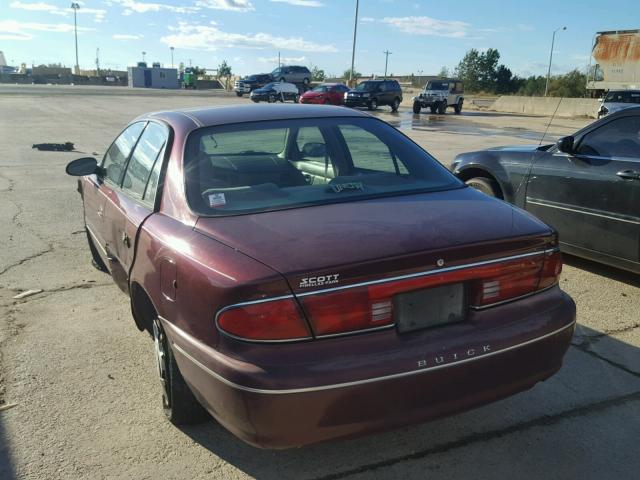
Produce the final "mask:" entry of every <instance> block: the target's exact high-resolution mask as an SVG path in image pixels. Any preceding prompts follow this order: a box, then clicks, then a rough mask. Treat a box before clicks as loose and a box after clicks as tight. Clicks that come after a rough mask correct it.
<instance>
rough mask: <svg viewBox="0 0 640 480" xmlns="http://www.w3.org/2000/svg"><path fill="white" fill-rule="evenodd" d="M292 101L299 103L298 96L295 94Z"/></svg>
mask: <svg viewBox="0 0 640 480" xmlns="http://www.w3.org/2000/svg"><path fill="white" fill-rule="evenodd" d="M293 101H294V102H296V103H300V95H299V94H296V96H295V97H293Z"/></svg>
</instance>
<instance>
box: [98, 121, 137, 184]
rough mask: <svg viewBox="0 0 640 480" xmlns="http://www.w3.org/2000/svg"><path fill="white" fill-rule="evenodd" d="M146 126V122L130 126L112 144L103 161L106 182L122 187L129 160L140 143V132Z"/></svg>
mask: <svg viewBox="0 0 640 480" xmlns="http://www.w3.org/2000/svg"><path fill="white" fill-rule="evenodd" d="M145 124H146V122H136V123H134V124H132V125H129V126H128V127H127V128H126V129H125V131H124V132H122V133H121V134H120V136H119V137H118V138H116V140H115V142H113V143H112V144H111V146H110V147H109V150H107V153H106V154H105V155H104V158H103V160H102V169H103V171H104V172H105V173H104V175H105V180H107V181H109V182H111V183H113V184H115V185H120V182H121V181H122V174H123V173H124V167H125V165H126V163H127V159H128V158H129V155H130V154H131V150H133V147H134V146H135V144H136V142H137V141H138V137H139V136H140V132H142V129H143V128H144V126H145Z"/></svg>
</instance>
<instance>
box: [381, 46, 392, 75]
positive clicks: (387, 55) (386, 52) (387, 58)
mask: <svg viewBox="0 0 640 480" xmlns="http://www.w3.org/2000/svg"><path fill="white" fill-rule="evenodd" d="M382 53H384V78H385V80H386V79H387V65H388V64H389V55H391V53H392V52H390V51H389V50H385V51H384V52H382Z"/></svg>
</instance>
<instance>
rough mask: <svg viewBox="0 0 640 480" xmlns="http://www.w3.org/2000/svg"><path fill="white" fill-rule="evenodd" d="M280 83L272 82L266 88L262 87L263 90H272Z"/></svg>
mask: <svg viewBox="0 0 640 480" xmlns="http://www.w3.org/2000/svg"><path fill="white" fill-rule="evenodd" d="M277 83H278V82H271V83H267V84H266V85H265V86H264V87H262V89H263V90H272V89H273V88H274V87H275V86H276V84H277Z"/></svg>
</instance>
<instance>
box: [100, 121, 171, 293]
mask: <svg viewBox="0 0 640 480" xmlns="http://www.w3.org/2000/svg"><path fill="white" fill-rule="evenodd" d="M168 138H169V131H168V128H167V127H166V126H165V125H164V124H161V123H156V122H149V123H148V124H147V126H146V127H145V129H144V131H143V132H142V135H140V138H139V140H138V142H137V143H136V145H135V148H134V149H133V152H132V153H131V155H130V158H129V161H128V162H127V165H126V169H125V171H124V175H123V176H122V181H121V183H120V185H119V186H118V187H114V188H113V189H112V190H111V195H110V196H109V197H108V198H107V202H106V204H105V218H106V219H107V220H106V221H108V222H109V228H108V229H106V230H107V235H108V237H107V244H108V245H109V251H110V253H111V256H112V261H111V263H112V271H113V272H114V273H113V276H114V280H116V283H117V284H118V286H120V288H121V289H122V290H124V291H127V290H128V279H129V271H130V268H131V265H132V264H133V260H134V256H135V241H136V237H137V233H138V228H139V227H140V225H141V224H142V222H143V221H144V220H145V219H146V218H147V217H148V216H149V215H151V214H152V213H153V210H154V205H155V197H156V188H157V184H158V178H159V171H160V170H159V169H160V168H161V164H162V161H163V157H164V152H165V148H166V143H167V141H168Z"/></svg>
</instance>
